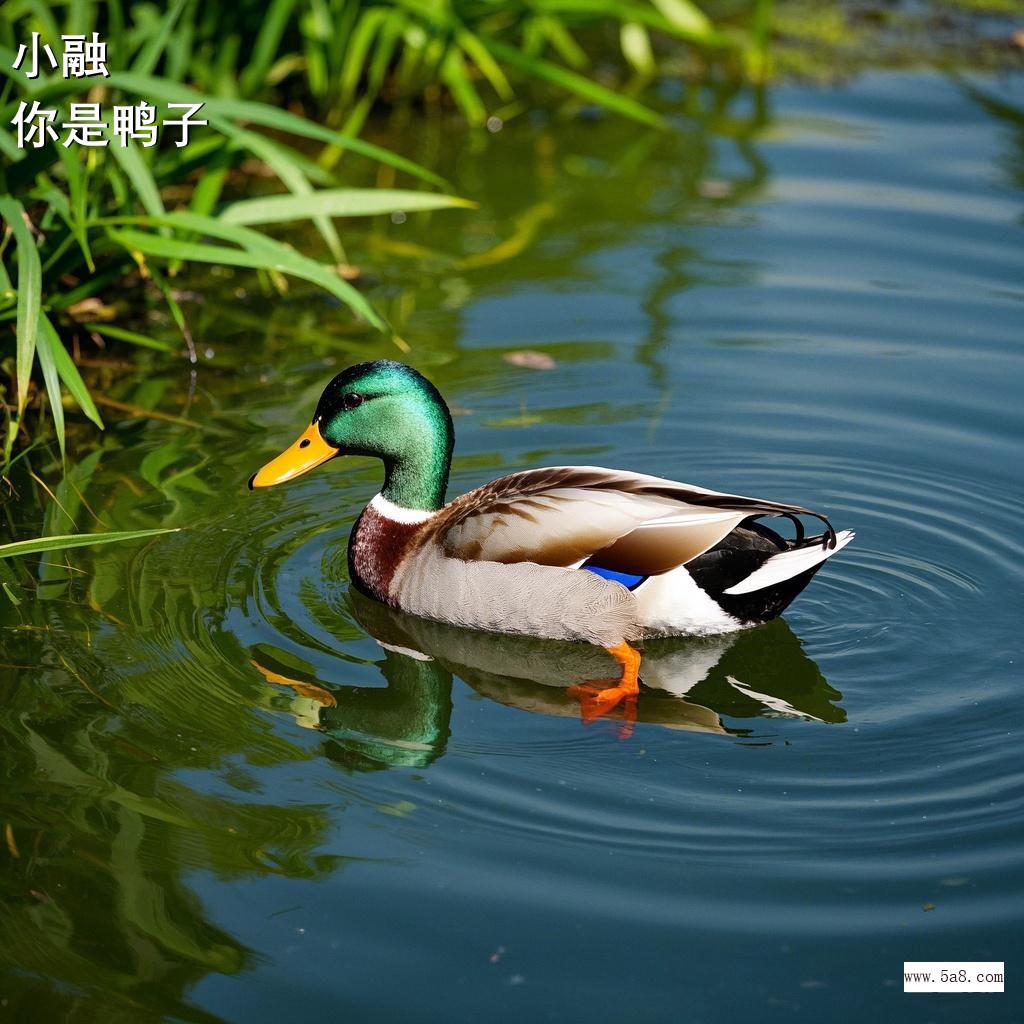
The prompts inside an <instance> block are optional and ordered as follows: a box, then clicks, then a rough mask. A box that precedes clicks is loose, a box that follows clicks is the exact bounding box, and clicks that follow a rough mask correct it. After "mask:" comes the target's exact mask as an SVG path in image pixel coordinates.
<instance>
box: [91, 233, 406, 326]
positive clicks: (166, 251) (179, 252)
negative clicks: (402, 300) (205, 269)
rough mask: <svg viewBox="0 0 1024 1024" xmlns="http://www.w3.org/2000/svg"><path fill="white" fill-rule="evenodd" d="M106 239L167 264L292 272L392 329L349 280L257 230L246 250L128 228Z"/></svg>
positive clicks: (216, 234) (367, 318)
mask: <svg viewBox="0 0 1024 1024" xmlns="http://www.w3.org/2000/svg"><path fill="white" fill-rule="evenodd" d="M198 221H211V224H212V225H213V226H215V227H216V229H217V230H210V229H209V226H202V225H200V226H198V227H197V226H195V225H196V222H198ZM155 222H156V223H163V224H170V225H171V226H174V227H181V228H184V229H185V230H188V231H199V232H200V233H202V234H210V235H214V237H222V238H227V240H230V241H236V239H235V238H234V237H229V236H228V235H227V231H228V229H230V230H231V231H235V232H237V231H247V230H248V229H246V228H242V227H237V226H234V225H224V224H220V223H219V222H217V221H212V220H211V218H205V217H198V216H196V215H195V214H185V213H179V214H168V215H167V216H166V217H161V218H159V219H155ZM108 233H109V235H110V237H111V238H112V239H113V240H114V241H116V242H118V243H119V244H120V245H123V246H124V247H125V248H126V249H128V250H129V251H132V250H134V251H137V252H141V253H145V254H146V255H147V256H156V257H159V258H162V259H168V260H192V261H194V262H196V263H213V264H223V265H227V266H234V267H249V268H251V269H254V270H276V271H279V272H280V273H282V274H290V275H291V276H292V277H298V278H300V279H301V280H304V281H309V282H310V283H311V284H316V285H319V286H320V287H321V288H323V289H324V290H325V291H328V292H330V293H331V294H332V295H334V296H335V297H336V298H338V299H340V300H341V301H342V302H344V303H345V304H346V305H347V306H348V307H349V308H350V309H352V310H353V311H354V312H356V313H358V314H359V315H360V316H361V317H363V319H364V320H366V321H367V322H369V323H370V324H372V325H373V326H374V327H376V328H377V329H378V330H379V331H383V332H386V333H390V329H389V327H388V325H387V323H386V322H385V320H384V319H383V318H382V317H381V316H380V314H379V313H378V312H377V311H376V310H375V309H374V308H373V307H372V306H371V305H370V303H369V302H368V301H367V300H366V299H365V298H364V297H363V295H362V294H361V293H360V292H359V291H357V290H356V289H355V288H353V287H352V285H350V284H349V283H348V282H347V281H345V280H343V279H342V278H341V277H339V276H338V275H337V274H336V273H335V272H334V271H333V270H332V269H331V268H330V267H328V266H325V265H324V264H323V263H318V262H317V261H316V260H312V259H309V258H308V257H306V256H302V255H300V254H299V253H297V252H295V251H294V250H292V249H289V248H288V247H287V246H285V245H282V244H281V243H280V242H275V241H274V240H273V239H270V238H264V237H263V236H262V235H259V233H258V232H255V231H251V232H249V234H250V235H255V236H256V238H257V239H259V241H260V243H262V244H260V245H258V246H252V247H250V248H249V249H233V248H230V247H228V246H224V245H207V244H206V243H203V242H188V241H183V240H182V239H179V238H162V237H160V236H158V235H151V234H147V233H146V232H143V231H133V230H131V229H121V230H118V229H115V228H109V229H108Z"/></svg>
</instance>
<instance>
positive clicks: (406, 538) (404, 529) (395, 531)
mask: <svg viewBox="0 0 1024 1024" xmlns="http://www.w3.org/2000/svg"><path fill="white" fill-rule="evenodd" d="M426 525H427V523H426V522H412V523H408V522H401V521H398V520H395V519H392V518H390V517H389V516H387V515H383V514H382V513H381V512H379V511H378V510H377V509H375V508H374V507H373V504H372V503H371V504H370V505H367V507H366V508H365V509H363V512H362V515H360V517H359V518H358V519H357V520H356V525H355V526H354V527H353V528H352V536H351V537H350V538H349V542H348V571H349V576H350V577H351V579H352V582H353V583H355V584H356V586H358V587H359V589H360V590H362V591H364V592H365V593H367V594H369V595H370V596H371V597H374V598H376V599H377V600H378V601H383V602H384V603H385V604H393V603H394V602H393V601H392V600H391V583H392V580H393V579H394V577H395V572H396V571H397V569H398V567H399V565H400V564H401V563H402V560H403V559H404V558H405V557H406V555H408V554H409V553H410V551H412V550H413V548H415V547H416V546H417V544H418V542H419V540H421V537H420V534H421V533H422V531H423V530H424V528H425V527H426Z"/></svg>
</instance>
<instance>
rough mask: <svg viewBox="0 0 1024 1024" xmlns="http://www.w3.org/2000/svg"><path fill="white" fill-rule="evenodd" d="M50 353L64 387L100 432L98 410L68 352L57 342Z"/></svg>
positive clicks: (100, 425) (101, 426) (101, 423)
mask: <svg viewBox="0 0 1024 1024" xmlns="http://www.w3.org/2000/svg"><path fill="white" fill-rule="evenodd" d="M51 326H52V325H51ZM52 351H53V359H54V362H55V363H56V364H57V372H58V373H59V374H60V379H61V380H62V381H63V382H64V386H65V387H66V388H67V389H68V391H69V392H70V393H71V397H72V398H73V399H74V400H75V401H76V402H77V403H78V405H79V407H80V408H81V410H82V412H84V413H85V415H86V416H88V417H89V419H91V420H92V421H93V423H95V424H96V426H97V427H99V428H100V430H102V429H103V420H102V419H101V418H100V414H99V410H98V409H97V408H96V403H95V402H94V401H93V400H92V396H91V395H90V394H89V389H88V388H87V387H86V386H85V381H84V380H82V375H81V374H80V373H79V372H78V367H77V366H75V363H74V360H73V359H72V358H71V356H70V355H68V350H67V349H66V348H65V347H64V346H63V345H62V344H60V342H59V341H58V343H57V344H56V345H54V346H52Z"/></svg>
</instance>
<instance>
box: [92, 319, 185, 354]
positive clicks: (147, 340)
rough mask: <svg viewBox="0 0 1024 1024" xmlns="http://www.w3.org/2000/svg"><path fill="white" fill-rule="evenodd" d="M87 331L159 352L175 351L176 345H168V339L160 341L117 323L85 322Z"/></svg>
mask: <svg viewBox="0 0 1024 1024" xmlns="http://www.w3.org/2000/svg"><path fill="white" fill-rule="evenodd" d="M82 326H83V327H84V328H85V329H86V330H87V331H92V332H94V333H95V334H102V335H103V337H104V338H116V339H117V340H118V341H127V342H128V343H129V344H130V345H138V346H139V347H140V348H151V349H155V350H156V351H157V352H173V351H174V346H173V345H168V344H167V342H166V341H159V340H158V339H156V338H151V337H149V335H146V334H139V333H138V331H129V330H127V329H126V328H124V327H117V326H116V325H115V324H83V325H82Z"/></svg>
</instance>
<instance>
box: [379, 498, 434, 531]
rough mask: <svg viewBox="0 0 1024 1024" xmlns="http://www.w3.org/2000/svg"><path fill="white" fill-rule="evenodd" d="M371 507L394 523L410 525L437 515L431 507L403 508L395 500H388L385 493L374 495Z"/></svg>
mask: <svg viewBox="0 0 1024 1024" xmlns="http://www.w3.org/2000/svg"><path fill="white" fill-rule="evenodd" d="M370 508H372V509H373V510H374V512H376V513H377V514H378V515H380V516H383V517H384V518H385V519H390V520H391V521H392V522H393V523H404V524H406V525H408V526H413V525H415V524H416V523H425V522H426V521H427V520H428V519H432V518H433V517H434V515H435V513H434V512H431V511H430V509H425V508H403V507H402V506H401V505H396V504H395V503H394V502H393V501H388V499H387V498H385V497H384V495H383V494H376V495H374V497H373V500H372V501H371V502H370Z"/></svg>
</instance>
